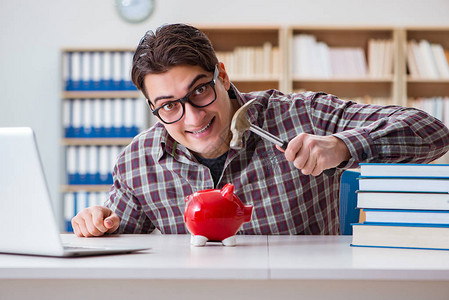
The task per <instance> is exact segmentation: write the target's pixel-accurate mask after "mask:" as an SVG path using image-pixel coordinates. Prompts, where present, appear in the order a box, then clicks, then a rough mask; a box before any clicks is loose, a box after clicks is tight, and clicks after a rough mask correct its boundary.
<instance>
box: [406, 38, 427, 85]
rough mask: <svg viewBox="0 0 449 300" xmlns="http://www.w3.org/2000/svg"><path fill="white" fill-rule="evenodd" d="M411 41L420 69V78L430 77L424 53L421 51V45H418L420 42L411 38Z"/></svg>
mask: <svg viewBox="0 0 449 300" xmlns="http://www.w3.org/2000/svg"><path fill="white" fill-rule="evenodd" d="M409 43H410V46H411V48H412V51H413V55H414V56H415V61H416V65H417V67H418V70H419V75H420V78H428V75H427V68H426V66H425V61H424V57H423V55H422V53H421V50H420V47H419V45H418V42H417V41H415V40H411V41H410V42H409Z"/></svg>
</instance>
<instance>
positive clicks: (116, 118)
mask: <svg viewBox="0 0 449 300" xmlns="http://www.w3.org/2000/svg"><path fill="white" fill-rule="evenodd" d="M112 103H113V108H112V110H113V117H112V126H113V127H115V128H120V127H122V125H123V116H122V113H123V105H122V104H123V100H122V99H113V100H112Z"/></svg>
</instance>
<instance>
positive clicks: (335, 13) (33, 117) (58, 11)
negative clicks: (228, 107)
mask: <svg viewBox="0 0 449 300" xmlns="http://www.w3.org/2000/svg"><path fill="white" fill-rule="evenodd" d="M156 2H157V3H156V5H157V7H156V10H155V12H154V14H153V15H152V17H151V18H150V19H149V20H148V21H147V22H145V23H143V24H138V25H136V24H127V23H125V22H124V21H122V20H121V19H120V18H119V17H118V15H117V14H116V12H115V7H114V1H113V0H76V1H74V0H39V1H29V0H14V1H6V0H0V126H31V127H33V128H34V129H35V131H36V134H37V139H38V143H39V147H40V150H41V156H42V160H43V163H44V168H45V172H46V174H47V177H48V179H49V186H50V190H51V193H52V197H53V199H54V200H55V199H58V198H57V197H59V195H58V193H59V187H58V186H59V183H60V182H62V181H63V179H62V178H60V177H61V169H62V167H61V164H62V161H61V160H60V150H61V149H60V146H59V139H60V136H61V125H60V124H61V122H60V120H61V114H60V107H61V99H60V90H61V80H60V50H61V49H62V48H69V47H131V48H133V47H135V46H136V45H137V43H138V41H139V40H140V38H141V36H142V35H143V34H144V33H145V31H146V30H148V29H154V28H156V27H157V26H159V25H161V24H163V23H171V22H187V23H191V24H196V25H198V24H217V23H218V24H230V23H239V24H277V25H385V26H397V27H399V26H424V25H426V26H427V25H429V26H433V25H436V26H449V18H448V16H449V1H447V0H425V1H417V0H374V1H373V0H314V1H306V0H276V1H272V0H247V1H245V0H227V1H211V0H208V1H207V0H191V1H185V0H156ZM0 167H1V166H0ZM0 188H1V183H0ZM56 209H57V210H59V209H60V208H59V204H57V207H56Z"/></svg>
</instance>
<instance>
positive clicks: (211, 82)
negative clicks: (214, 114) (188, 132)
mask: <svg viewBox="0 0 449 300" xmlns="http://www.w3.org/2000/svg"><path fill="white" fill-rule="evenodd" d="M219 73H220V72H219V71H218V68H217V65H215V70H214V76H213V77H212V80H211V81H208V82H206V83H204V84H201V85H198V86H196V87H195V88H194V89H193V90H191V91H190V92H189V93H187V94H186V95H185V96H184V97H182V98H179V99H176V100H173V101H169V102H167V103H165V104H164V105H162V106H161V107H159V108H156V109H155V110H153V109H152V106H154V105H153V103H151V101H150V99H147V103H148V106H149V107H150V110H151V113H152V114H153V115H155V116H156V117H158V118H159V120H161V121H162V122H163V123H164V124H173V123H176V122H178V121H179V120H181V119H182V118H183V117H184V115H185V113H186V107H185V103H186V102H189V104H190V105H192V106H193V107H196V108H203V107H206V106H209V105H211V104H212V103H214V102H215V100H217V91H216V90H215V85H216V84H217V78H218V74H219ZM207 85H210V86H211V87H212V90H213V91H214V95H215V97H214V99H213V100H212V101H211V102H209V103H208V104H206V105H196V104H194V103H192V102H191V101H190V100H189V97H190V96H191V95H192V94H193V93H194V92H195V91H196V90H197V89H198V88H200V87H204V86H207ZM174 102H179V103H181V107H182V114H181V116H180V117H179V119H177V120H176V121H172V122H166V121H164V120H163V119H162V117H161V116H160V115H159V110H160V109H161V108H163V107H164V106H165V105H167V104H170V103H174Z"/></svg>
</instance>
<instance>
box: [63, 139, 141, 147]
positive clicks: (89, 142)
mask: <svg viewBox="0 0 449 300" xmlns="http://www.w3.org/2000/svg"><path fill="white" fill-rule="evenodd" d="M131 141H132V138H64V139H62V140H61V144H62V145H64V146H95V145H96V146H126V145H128V144H129V143H130V142H131Z"/></svg>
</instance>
